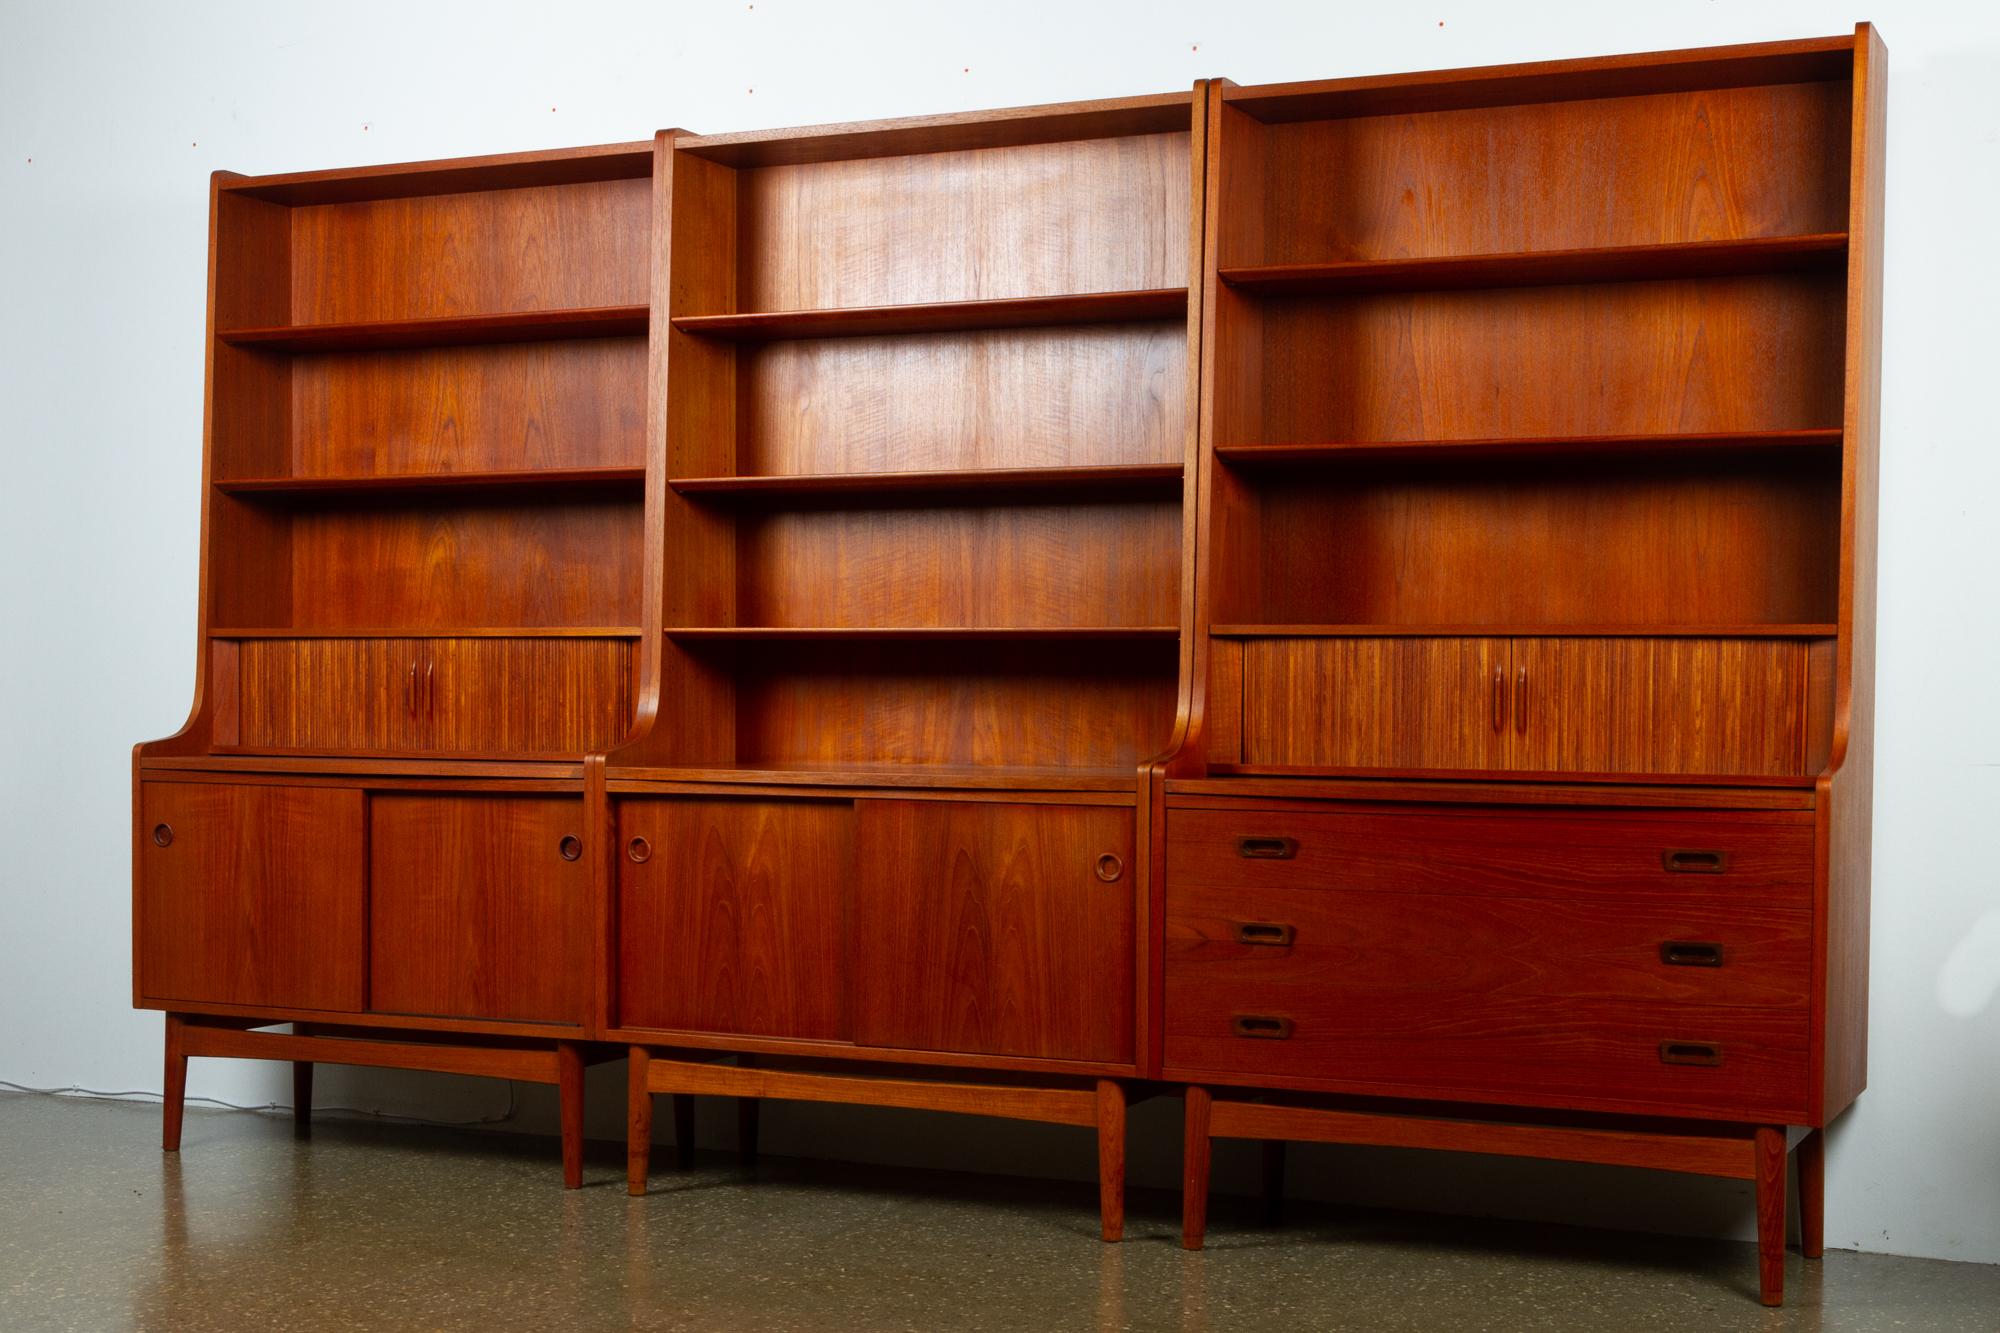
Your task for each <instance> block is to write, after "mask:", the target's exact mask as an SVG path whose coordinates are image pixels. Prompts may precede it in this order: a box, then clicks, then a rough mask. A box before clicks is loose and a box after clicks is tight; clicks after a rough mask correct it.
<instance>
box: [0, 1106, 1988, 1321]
mask: <svg viewBox="0 0 2000 1333" xmlns="http://www.w3.org/2000/svg"><path fill="white" fill-rule="evenodd" d="M158 1127H159V1110H158V1108H157V1107H153V1106H145V1105H136V1104H131V1103H117V1102H95V1101H87V1100H80V1099H70V1098H62V1099H57V1098H48V1097H34V1096H23V1095H12V1094H0V1200H3V1201H4V1202H0V1207H4V1210H5V1211H4V1214H0V1217H3V1218H4V1221H0V1329H5V1330H8V1331H9V1333H13V1331H14V1330H42V1329H51V1330H62V1329H79V1330H92V1333H96V1331H97V1330H117V1329H162V1330H175V1331H176V1333H179V1331H181V1330H187V1331H188V1333H194V1331H195V1330H205V1329H258V1330H264V1329H322V1328H324V1329H482V1330H485V1329H535V1330H552V1329H570V1328H578V1329H591V1328H615V1329H628V1328H630V1329H640V1328H644V1329H655V1328H658V1329H726V1330H762V1329H811V1330H815V1333H830V1331H831V1330H838V1329H866V1330H903V1329H910V1330H925V1331H926V1333H928V1331H929V1330H944V1329H1023V1330H1062V1329H1146V1330H1152V1329H1162V1330H1204V1329H1218V1330H1219V1329H1256V1330H1282V1329H1312V1330H1339V1329H1366V1330H1371V1331H1374V1330H1380V1331H1384V1333H1386V1331H1389V1330H1400V1329H1425V1330H1429V1329H1440V1330H1452V1331H1453V1333H1471V1331H1473V1330H1482V1329H1491V1330H1534V1329H1584V1330H1592V1331H1593V1333H1602V1331H1604V1330H1619V1329H1688V1328H1695V1329H1700V1330H1703V1333H1721V1331H1723V1330H1732V1329H1757V1330H1794V1329H1799V1330H1805V1329H1823V1330H1854V1331H1856V1333H1860V1331H1861V1330H1875V1329H1916V1330H1937V1331H1939V1333H1943V1331H1946V1330H1959V1329H1969V1330H1980V1331H1981V1333H1991V1331H1992V1330H1996V1329H2000V1267H1989V1266H1982V1265H1971V1264H1947V1263H1940V1262H1936V1261H1931V1260H1920V1259H1896V1258H1888V1257H1882V1256H1876V1255H1861V1254H1845V1253H1830V1254H1828V1255H1827V1257H1826V1258H1825V1259H1824V1260H1820V1261H1815V1262H1810V1263H1809V1262H1807V1261H1805V1260H1803V1259H1800V1258H1798V1257H1797V1256H1796V1255H1794V1256H1793V1259H1792V1263H1791V1271H1790V1274H1789V1276H1788V1282H1789V1287H1790V1290H1789V1292H1788V1296H1789V1304H1788V1305H1787V1307H1786V1308H1785V1309H1783V1310H1765V1309H1763V1308H1762V1307H1760V1306H1759V1305H1758V1304H1757V1303H1756V1296H1755V1291H1756V1285H1755V1284H1756V1271H1755V1269H1756V1265H1755V1260H1754V1254H1753V1251H1752V1249H1751V1247H1749V1246H1747V1245H1740V1244H1733V1243H1727V1242H1712V1241H1686V1240H1667V1239H1661V1238H1656V1237H1646V1236H1636V1235H1624V1234H1617V1235H1613V1234H1605V1233H1598V1232H1589V1231H1577V1230H1570V1229H1567V1228H1560V1227H1541V1226H1523V1225H1519V1224H1509V1223H1492V1222H1467V1221H1460V1220H1452V1219H1446V1218H1437V1217H1417V1216H1402V1215H1390V1214H1380V1213H1355V1212H1351V1211H1334V1210H1327V1211H1322V1212H1314V1213H1307V1214H1304V1215H1297V1216H1293V1217H1291V1218H1289V1219H1288V1220H1287V1222H1286V1224H1285V1226H1284V1227H1283V1229H1282V1230H1269V1229H1264V1228H1261V1227H1259V1226H1257V1225H1256V1224H1255V1221H1254V1219H1253V1218H1252V1217H1251V1216H1250V1215H1249V1213H1248V1212H1246V1211H1244V1210H1243V1209H1241V1208H1232V1207H1231V1201H1230V1200H1226V1199H1225V1200H1218V1207H1217V1210H1216V1215H1215V1218H1214V1220H1213V1224H1212V1230H1211V1232H1210V1240H1209V1248H1208V1249H1207V1250H1205V1251H1203V1252H1202V1253H1199V1254H1186V1253H1183V1252H1182V1251H1181V1250H1180V1249H1179V1248H1178V1247H1177V1246H1176V1244H1175V1236H1176V1217H1175V1208H1176V1207H1177V1202H1176V1200H1175V1199H1174V1198H1173V1197H1172V1196H1169V1195H1164V1194H1147V1193H1140V1194H1137V1195H1135V1197H1134V1199H1133V1200H1132V1203H1133V1217H1132V1223H1131V1227H1130V1238H1129V1239H1128V1240H1127V1241H1126V1243H1125V1244H1123V1245H1104V1244H1102V1243H1100V1242H1099V1241H1098V1240H1097V1239H1096V1228H1097V1219H1096V1214H1095V1202H1096V1200H1095V1192H1094V1190H1093V1189H1091V1188H1089V1187H1084V1186H1072V1185H1052V1184H1048V1183H1045V1182H1032V1181H1009V1180H997V1179H992V1178H987V1177H976V1176H956V1175H945V1174H940V1173H927V1172H926V1173H920V1172H907V1171H893V1172H892V1171H883V1170H879V1169H873V1168H861V1167H852V1166H836V1165H830V1164H824V1163H815V1162H802V1161H767V1162H765V1163H763V1164H761V1165H760V1166H758V1167H757V1168H756V1169H755V1170H754V1172H752V1173H745V1172H743V1171H741V1170H739V1169H738V1168H737V1166H736V1164H735V1162H734V1160H733V1159H731V1158H728V1157H726V1156H721V1155H718V1156H715V1157H713V1158H711V1159H707V1160H705V1161H704V1163H703V1164H702V1165H701V1166H700V1167H699V1168H698V1169H696V1170H694V1171H691V1172H688V1173H686V1174H679V1173H676V1172H673V1171H672V1170H671V1169H665V1170H656V1173H655V1176H654V1180H653V1193H652V1194H651V1195H650V1196H649V1197H647V1198H644V1199H628V1198H627V1197H626V1196H625V1192H624V1187H623V1175H622V1168H623V1163H622V1159H621V1157H620V1155H619V1153H618V1151H617V1149H616V1147H615V1146H612V1145H603V1146H601V1147H599V1148H598V1149H597V1150H596V1154H595V1156H594V1159H593V1161H592V1162H591V1164H590V1168H589V1171H588V1173H587V1186H586V1188H584V1189H582V1190H580V1191H576V1192H573V1193H565V1192H564V1191H563V1190H562V1189H561V1188H560V1187H559V1186H560V1180H559V1176H558V1174H557V1172H558V1167H557V1164H556V1154H555V1151H554V1145H553V1144H551V1143H548V1142H544V1141H541V1140H536V1139H526V1138H520V1137H516V1136H508V1135H501V1134H491V1133H485V1134H480V1133H469V1132H458V1131H449V1130H439V1129H429V1128H423V1127H411V1126H394V1125H389V1124H384V1123H376V1122H366V1121H343V1120H326V1121H324V1122H322V1123H321V1124H320V1125H318V1126H317V1127H315V1129H314V1130H313V1131H312V1135H311V1137H310V1138H308V1139H304V1140H299V1139H295V1138H294V1137H293V1134H292V1130H291V1126H290V1123H289V1121H287V1120H285V1119H281V1118H277V1117H273V1116H265V1115H254V1114H246V1113H241V1112H223V1111H207V1110H202V1109H198V1108H193V1107H190V1108H189V1111H188V1123H187V1130H186V1139H185V1143H184V1146H183V1150H182V1151H181V1152H180V1153H179V1154H178V1155H167V1154H162V1153H161V1152H160V1151H159V1149H158V1147H157V1134H158ZM670 1164H671V1154H664V1155H662V1157H661V1158H660V1159H659V1160H657V1161H656V1167H669V1168H670Z"/></svg>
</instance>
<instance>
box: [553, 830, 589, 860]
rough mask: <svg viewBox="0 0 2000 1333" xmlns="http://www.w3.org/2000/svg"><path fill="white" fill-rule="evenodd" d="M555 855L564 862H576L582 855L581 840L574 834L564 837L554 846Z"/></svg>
mask: <svg viewBox="0 0 2000 1333" xmlns="http://www.w3.org/2000/svg"><path fill="white" fill-rule="evenodd" d="M556 855H558V856H560V857H562V859H563V860H565V861H574V860H576V859H577V858H578V857H579V856H582V855H583V839H582V838H579V837H577V836H576V835H575V834H574V833H571V834H567V835H565V836H564V838H563V840H562V841H561V842H558V843H557V844H556Z"/></svg>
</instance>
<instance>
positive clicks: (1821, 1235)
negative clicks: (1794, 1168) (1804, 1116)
mask: <svg viewBox="0 0 2000 1333" xmlns="http://www.w3.org/2000/svg"><path fill="white" fill-rule="evenodd" d="M1796 1151H1797V1153H1798V1158H1799V1161H1798V1171H1799V1252H1800V1253H1802V1254H1804V1255H1805V1257H1806V1258H1808V1259H1817V1258H1819V1257H1820V1256H1821V1255H1822V1254H1825V1253H1826V1131H1825V1130H1823V1129H1816V1130H1814V1131H1813V1132H1812V1133H1810V1134H1808V1135H1806V1136H1805V1138H1803V1139H1801V1140H1800V1141H1799V1146H1798V1148H1797V1150H1796Z"/></svg>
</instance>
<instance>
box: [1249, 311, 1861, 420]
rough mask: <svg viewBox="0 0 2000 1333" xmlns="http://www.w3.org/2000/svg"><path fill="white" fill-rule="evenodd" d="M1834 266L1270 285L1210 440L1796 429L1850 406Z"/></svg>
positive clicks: (1831, 417)
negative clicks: (1678, 275) (1555, 282)
mask: <svg viewBox="0 0 2000 1333" xmlns="http://www.w3.org/2000/svg"><path fill="white" fill-rule="evenodd" d="M1845 301H1846V297H1845V289H1844V285H1843V283H1842V282H1841V281H1840V279H1839V277H1838V275H1821V274H1769V275H1759V276H1747V277H1733V278H1716V279H1705V280H1676V281H1659V282H1630V283H1613V284H1603V285H1590V286H1572V287H1522V288H1510V289H1505V290H1492V291H1471V292H1463V291H1460V292H1421V293H1390V294H1382V295H1369V296H1355V297H1344V298H1340V299H1332V300H1327V299H1317V298H1305V299H1299V298H1274V299H1270V300H1266V301H1264V302H1262V303H1261V304H1260V305H1259V306H1258V307H1257V309H1256V312H1255V325H1254V326H1253V327H1247V328H1241V329H1239V330H1235V331H1232V332H1233V333H1234V335H1235V336H1241V337H1248V338H1251V339H1252V340H1253V341H1254V342H1255V344H1256V350H1255V351H1253V352H1251V353H1250V354H1249V355H1250V357H1251V369H1252V371H1253V374H1252V375H1251V376H1247V377H1244V379H1242V380H1239V381H1238V383H1237V385H1236V386H1235V388H1234V389H1233V390H1219V392H1222V393H1223V394H1224V400H1223V407H1222V409H1221V411H1220V413H1219V418H1218V430H1219V432H1221V433H1220V434H1219V435H1218V439H1217V443H1219V444H1237V443H1259V442H1270V443H1288V442H1304V441H1314V440H1413V439H1479V438H1490V437H1515V436H1525V437H1535V436H1547V435H1557V436H1561V435H1611V434H1621V433H1640V432H1672V431H1738V430H1787V429H1808V428H1819V427H1829V426H1837V425H1839V424H1840V419H1841V373H1842V364H1843V362H1842V345H1843V337H1844V330H1845V327H1846V325H1845V318H1846V315H1845V311H1846V305H1845Z"/></svg>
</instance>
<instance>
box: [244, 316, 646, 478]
mask: <svg viewBox="0 0 2000 1333" xmlns="http://www.w3.org/2000/svg"><path fill="white" fill-rule="evenodd" d="M291 375H292V380H291V405H290V407H291V411H290V432H291V451H290V452H291V466H290V471H291V472H293V473H294V474H296V475H299V476H314V475H326V474H335V475H339V474H364V475H375V474H394V473H404V472H470V471H481V470H489V469H492V470H498V469H506V468H549V467H593V466H627V467H637V466H639V465H640V464H641V463H642V462H643V461H644V457H645V430H646V340H645V339H644V338H599V339H588V340H577V341H572V342H541V343H511V344H500V345H489V346H476V347H448V348H434V349H426V350H421V351H395V352H373V353H363V354H327V355H306V356H296V357H294V358H292V372H291ZM231 461H232V462H233V461H234V460H231ZM224 475H229V474H224ZM240 475H256V472H255V471H254V470H252V469H250V468H246V469H244V471H243V472H242V473H241V474H240ZM266 475H268V474H266Z"/></svg>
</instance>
